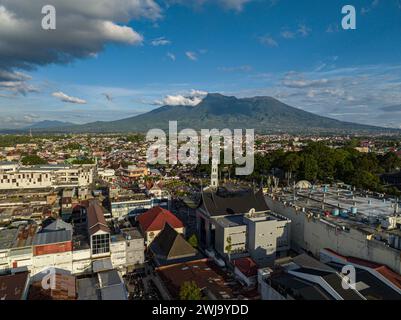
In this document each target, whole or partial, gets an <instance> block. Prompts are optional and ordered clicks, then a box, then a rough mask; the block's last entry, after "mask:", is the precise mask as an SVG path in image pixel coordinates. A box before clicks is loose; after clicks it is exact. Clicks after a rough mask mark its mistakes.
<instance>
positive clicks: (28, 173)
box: [0, 164, 94, 190]
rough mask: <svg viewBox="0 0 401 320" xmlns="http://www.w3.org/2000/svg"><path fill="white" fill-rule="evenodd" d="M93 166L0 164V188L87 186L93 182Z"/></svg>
mask: <svg viewBox="0 0 401 320" xmlns="http://www.w3.org/2000/svg"><path fill="white" fill-rule="evenodd" d="M93 175H94V166H92V165H81V166H66V165H40V166H30V167H28V166H26V167H23V166H20V165H19V164H3V165H0V190H12V189H43V188H62V187H79V186H88V185H90V184H91V183H92V182H93Z"/></svg>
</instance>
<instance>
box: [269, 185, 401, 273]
mask: <svg viewBox="0 0 401 320" xmlns="http://www.w3.org/2000/svg"><path fill="white" fill-rule="evenodd" d="M266 201H267V203H268V205H269V207H270V208H271V209H272V210H273V211H275V212H278V213H279V214H281V215H283V216H285V217H287V218H288V219H290V220H291V221H292V222H293V223H292V227H291V232H290V234H291V248H292V249H294V250H295V251H297V252H299V253H302V252H308V253H309V254H312V255H313V256H315V257H319V256H320V252H321V250H323V249H331V250H334V251H335V252H338V253H339V254H342V255H344V256H353V257H356V258H359V259H364V260H367V261H371V262H374V263H378V264H383V265H387V266H388V267H390V268H391V269H392V270H394V271H395V272H397V273H401V254H400V252H401V251H400V249H401V246H400V245H399V243H400V241H399V240H397V239H400V238H401V231H400V230H401V229H400V226H401V224H400V223H397V221H399V212H398V204H397V200H396V199H389V198H387V199H386V198H385V197H383V196H382V197H380V196H374V195H368V194H366V193H364V194H362V193H358V192H354V191H351V190H349V189H344V188H340V187H339V186H337V187H328V186H323V187H314V188H310V189H305V190H288V192H286V191H284V192H275V193H272V194H269V195H267V196H266Z"/></svg>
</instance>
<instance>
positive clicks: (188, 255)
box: [150, 223, 201, 266]
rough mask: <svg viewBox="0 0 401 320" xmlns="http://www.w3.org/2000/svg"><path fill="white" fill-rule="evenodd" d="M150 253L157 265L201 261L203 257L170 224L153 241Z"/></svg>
mask: <svg viewBox="0 0 401 320" xmlns="http://www.w3.org/2000/svg"><path fill="white" fill-rule="evenodd" d="M150 251H151V252H152V254H153V258H154V260H155V262H156V264H157V265H159V266H160V265H167V264H174V263H179V262H184V261H190V260H194V259H199V258H200V257H201V256H200V254H199V253H198V251H197V250H196V249H195V248H193V247H192V246H191V245H190V244H189V243H188V242H187V241H186V240H185V239H184V237H183V236H182V234H180V233H178V232H177V231H176V230H175V229H174V228H173V227H171V226H170V225H169V224H168V223H166V224H165V226H164V229H163V230H162V232H160V233H159V234H158V235H157V237H156V238H155V239H154V240H153V242H152V244H151V245H150Z"/></svg>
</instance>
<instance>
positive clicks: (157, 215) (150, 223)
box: [137, 207, 185, 246]
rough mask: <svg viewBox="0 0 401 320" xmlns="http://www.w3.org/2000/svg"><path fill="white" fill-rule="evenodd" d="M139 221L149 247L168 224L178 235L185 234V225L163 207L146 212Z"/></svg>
mask: <svg viewBox="0 0 401 320" xmlns="http://www.w3.org/2000/svg"><path fill="white" fill-rule="evenodd" d="M137 221H138V222H139V226H140V229H141V231H142V234H143V235H144V237H145V244H146V245H147V246H149V245H150V244H151V243H152V241H153V240H154V239H155V238H156V236H157V235H158V234H159V233H160V232H161V231H162V230H163V229H164V226H165V225H166V223H168V224H169V225H170V226H171V227H172V228H174V229H175V230H176V231H177V232H178V233H181V234H184V232H185V228H184V224H183V223H182V222H181V221H180V220H179V219H178V218H177V217H176V216H175V215H174V214H173V213H171V212H170V211H168V210H166V209H163V208H161V207H154V208H152V209H150V210H148V211H146V212H145V213H143V214H141V215H140V216H139V217H138V219H137Z"/></svg>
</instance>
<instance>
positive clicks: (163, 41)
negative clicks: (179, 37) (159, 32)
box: [150, 37, 171, 47]
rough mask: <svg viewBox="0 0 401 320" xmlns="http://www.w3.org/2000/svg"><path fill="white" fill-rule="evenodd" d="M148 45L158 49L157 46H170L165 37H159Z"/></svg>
mask: <svg viewBox="0 0 401 320" xmlns="http://www.w3.org/2000/svg"><path fill="white" fill-rule="evenodd" d="M150 43H151V44H152V46H154V47H159V46H167V45H169V44H171V41H170V40H168V39H166V38H165V37H160V38H156V39H153V40H152V41H151V42H150Z"/></svg>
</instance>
